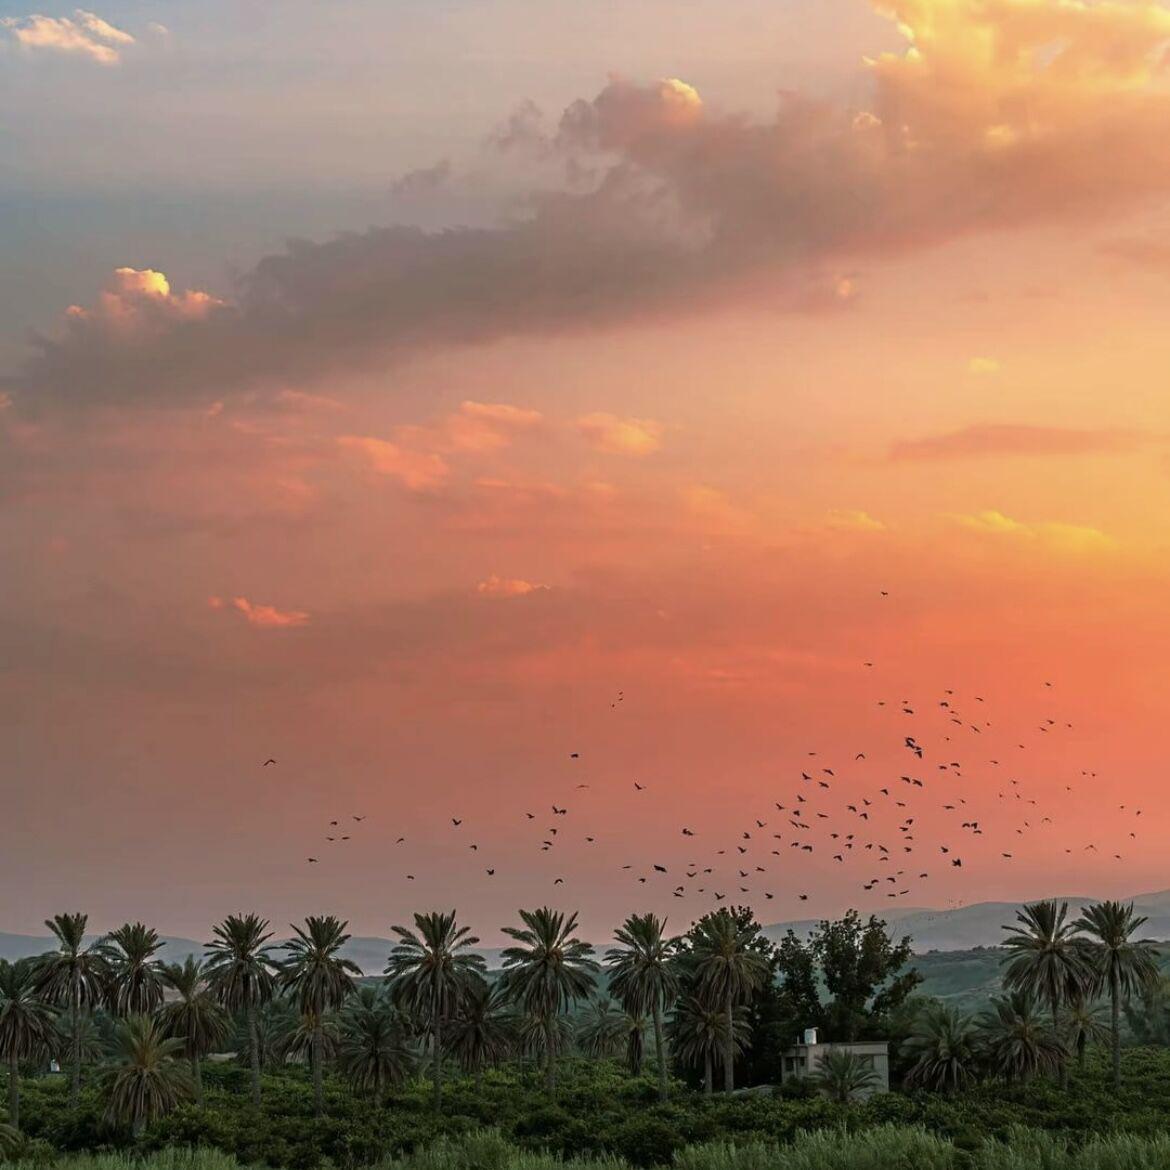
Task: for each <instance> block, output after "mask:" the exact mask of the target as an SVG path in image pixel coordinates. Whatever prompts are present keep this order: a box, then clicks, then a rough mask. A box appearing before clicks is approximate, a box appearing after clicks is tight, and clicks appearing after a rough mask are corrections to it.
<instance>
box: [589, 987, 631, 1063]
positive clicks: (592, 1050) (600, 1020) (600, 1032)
mask: <svg viewBox="0 0 1170 1170" xmlns="http://www.w3.org/2000/svg"><path fill="white" fill-rule="evenodd" d="M577 1043H578V1044H580V1046H581V1051H582V1052H584V1053H585V1055H586V1056H589V1057H592V1058H593V1059H594V1060H605V1059H606V1058H608V1057H614V1056H617V1054H618V1053H619V1052H620V1051H621V1050H622V1048H623V1047H625V1043H626V1014H625V1012H622V1011H619V1010H618V1006H617V1004H615V1003H614V1002H613V1000H612V999H610V998H609V997H608V996H604V995H602V996H598V997H597V998H596V999H593V1000H590V1001H589V1009H588V1010H587V1011H586V1013H585V1018H584V1020H583V1021H582V1022H581V1026H580V1028H579V1029H578V1032H577Z"/></svg>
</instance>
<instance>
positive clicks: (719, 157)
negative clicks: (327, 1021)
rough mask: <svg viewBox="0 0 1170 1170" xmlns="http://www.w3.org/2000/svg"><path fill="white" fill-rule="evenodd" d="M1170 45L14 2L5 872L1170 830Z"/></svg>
mask: <svg viewBox="0 0 1170 1170" xmlns="http://www.w3.org/2000/svg"><path fill="white" fill-rule="evenodd" d="M1168 48H1170V10H1168V9H1167V8H1166V7H1164V6H1163V5H1162V4H1160V3H1156V2H1154V0H1132V2H1127V0H1100V2H1098V3H1094V2H1091V0H1085V2H1084V3H1079V2H1075V0H998V2H996V3H991V4H989V3H985V2H982V0H979V2H977V0H887V2H882V3H873V4H870V3H867V2H866V0H720V2H719V3H714V2H711V3H708V2H706V0H699V2H696V3H693V4H689V5H687V6H685V10H683V11H680V10H679V9H678V6H677V5H675V4H671V3H665V2H659V0H647V2H646V3H640V4H636V5H623V6H620V7H614V6H610V5H603V4H580V3H574V4H569V3H568V2H567V0H566V2H565V3H562V2H561V0H499V2H497V3H492V4H483V3H469V2H465V0H452V3H449V4H443V5H435V4H430V3H426V4H424V3H421V2H416V0H403V2H402V3H401V4H398V3H396V4H394V5H383V4H373V3H361V2H356V0H355V2H346V3H342V4H338V5H331V6H330V9H329V14H328V18H326V16H325V14H324V11H323V10H322V9H321V8H320V7H319V6H316V5H312V4H308V3H302V2H300V0H290V3H288V4H287V5H285V4H282V5H281V6H280V16H279V19H278V18H277V16H276V9H275V8H273V7H272V6H268V5H264V4H259V5H247V6H239V5H233V4H228V3H217V2H214V0H213V2H212V3H210V4H207V5H198V6H193V5H192V6H188V5H177V4H172V3H163V2H162V0H158V2H155V3H151V2H147V0H142V2H130V0H122V2H119V3H117V4H114V5H113V6H111V7H110V8H109V10H108V11H107V10H105V9H103V10H101V12H100V13H91V12H88V11H83V10H77V11H76V12H74V11H73V10H66V9H62V10H61V11H57V10H55V9H54V10H50V11H49V12H48V13H47V14H44V15H32V14H30V13H29V11H27V10H26V9H25V8H22V7H20V6H19V5H17V4H14V3H13V2H12V0H2V2H0V77H2V78H3V83H4V87H5V93H6V100H5V103H4V105H5V111H4V113H3V114H2V115H0V117H2V118H3V119H4V124H3V126H2V129H3V135H4V141H5V144H6V145H5V150H4V152H3V154H4V159H3V161H2V162H0V168H2V169H0V176H3V182H4V186H5V189H6V203H7V204H8V205H9V207H10V209H11V214H10V215H6V216H4V217H2V218H0V249H2V250H3V251H4V253H5V254H6V255H8V256H10V257H11V258H12V259H11V263H6V264H5V265H4V267H3V270H2V271H0V309H2V311H3V313H2V320H3V321H4V322H5V328H4V330H3V336H0V369H2V370H3V377H2V381H0V390H2V397H0V505H2V508H0V599H2V605H3V608H2V610H0V727H2V732H3V734H2V735H0V742H2V744H3V747H2V748H0V753H2V754H0V775H2V776H3V777H4V786H5V814H4V817H3V819H2V821H0V888H3V889H8V890H14V889H21V890H23V891H26V893H25V894H22V895H21V897H20V899H19V903H17V902H16V901H14V900H12V899H10V900H9V903H8V905H7V906H6V908H5V912H4V916H3V920H2V921H0V929H6V930H17V931H22V930H23V931H30V932H31V931H34V930H36V929H37V927H38V924H39V923H40V922H41V920H42V919H43V918H44V917H46V916H47V915H49V914H51V913H54V912H57V911H60V910H66V909H70V910H71V909H74V908H79V909H85V910H88V911H89V912H90V914H91V916H92V918H93V920H94V921H95V924H97V925H99V926H103V927H104V926H107V925H114V924H116V923H117V922H120V921H122V920H124V919H125V918H127V917H129V918H135V917H141V918H144V919H146V920H149V921H152V922H155V923H157V924H158V926H159V927H160V928H162V929H164V930H166V931H168V932H173V933H181V932H188V933H194V934H197V935H200V936H201V932H202V933H206V927H207V923H209V922H210V921H211V920H212V919H214V918H215V917H216V916H218V915H222V914H223V913H226V912H229V911H232V910H235V909H238V908H241V907H245V908H253V907H254V908H256V909H259V910H261V911H263V912H264V913H265V914H266V915H268V916H271V917H272V918H273V919H274V920H276V921H285V920H288V919H291V918H294V917H298V916H302V915H304V914H305V913H310V912H315V911H329V912H338V913H342V914H345V915H347V916H348V917H349V918H350V919H351V920H352V925H353V927H354V928H355V930H356V931H357V932H359V933H379V934H384V933H386V931H387V929H388V927H389V926H390V924H391V923H392V922H398V921H402V920H403V915H405V914H407V913H408V912H410V911H411V910H414V909H420V908H429V907H432V906H447V905H457V906H458V907H459V908H460V911H461V913H462V914H463V915H464V916H465V917H466V918H467V919H468V920H469V921H471V922H472V923H473V924H474V925H475V927H476V928H477V929H478V931H479V932H480V933H481V934H482V935H483V936H484V937H485V939H487V940H489V941H492V940H494V938H495V936H496V928H497V927H498V925H499V924H502V923H505V922H508V921H510V920H511V918H512V916H513V914H514V910H515V907H516V906H517V905H519V904H520V903H526V902H537V901H542V900H545V899H551V900H553V901H555V902H557V903H559V904H564V905H567V906H571V907H573V908H580V909H581V910H582V917H583V922H584V924H585V926H586V928H587V930H588V931H589V932H591V933H592V934H594V935H596V936H598V937H600V936H601V934H602V933H603V932H604V930H605V929H606V928H607V927H608V926H609V925H610V924H611V923H612V922H613V921H614V920H615V919H616V918H617V917H618V916H620V915H622V914H624V913H626V912H628V911H629V910H632V909H636V908H646V909H649V908H654V909H657V910H660V911H665V912H668V913H669V914H670V915H671V919H672V922H674V923H676V924H677V925H679V926H681V925H682V924H683V922H685V921H686V920H688V919H689V918H690V917H693V916H696V915H697V914H699V913H702V912H703V911H705V910H707V909H709V908H711V906H712V905H713V904H714V903H713V901H712V897H713V891H715V890H719V891H723V892H727V893H728V896H729V899H733V900H735V901H744V902H750V903H752V904H753V905H754V906H755V907H756V909H757V911H758V912H759V914H760V915H761V917H763V918H764V919H765V920H766V921H775V920H779V919H786V918H795V917H806V916H809V915H812V914H820V913H830V912H837V911H840V910H842V909H844V908H845V907H847V906H852V905H856V906H859V907H861V908H863V909H870V908H872V909H875V910H879V911H880V910H885V909H887V908H889V907H892V906H895V905H903V904H904V905H919V906H921V905H932V906H945V905H948V904H950V903H952V902H954V901H956V900H962V901H968V902H969V901H975V900H980V899H988V898H997V899H998V898H1003V899H1018V898H1024V897H1032V896H1040V895H1048V894H1086V895H1089V894H1091V895H1098V896H1105V895H1114V894H1130V893H1137V892H1140V891H1142V890H1145V889H1155V888H1162V887H1165V886H1167V885H1170V871H1168V870H1167V868H1166V862H1165V847H1164V842H1165V839H1166V834H1167V830H1170V801H1168V800H1167V797H1166V795H1165V792H1164V787H1165V786H1164V784H1163V783H1162V780H1161V768H1162V761H1163V757H1164V755H1165V750H1164V744H1165V710H1166V703H1167V698H1168V696H1167V692H1166V687H1165V681H1164V680H1165V658H1166V647H1167V645H1168V635H1170V608H1168V607H1167V605H1166V597H1167V586H1168V585H1170V546H1168V531H1170V529H1168V525H1167V515H1168V510H1170V396H1168V395H1167V393H1166V381H1167V371H1168V369H1170V333H1168V332H1167V330H1166V328H1165V321H1166V315H1167V310H1168V309H1170V219H1168V216H1167V212H1168V211H1170V137H1168V136H1167V135H1166V126H1167V125H1168V124H1170V76H1168V74H1167V68H1168V65H1167V63H1168V62H1170V55H1168V53H1167V50H1168ZM370 225H375V226H370ZM906 737H912V738H914V739H915V742H916V743H918V744H920V745H922V746H923V748H924V754H923V757H922V759H921V760H920V759H918V757H917V756H916V755H915V754H914V752H913V750H912V749H911V747H910V745H907V743H906ZM810 753H816V754H815V756H814V755H811V754H810ZM270 757H273V758H275V759H276V761H277V763H276V764H275V765H274V766H268V767H264V766H263V763H264V761H265V760H266V759H268V758H270ZM825 769H828V770H829V771H825ZM802 773H807V774H808V775H809V777H810V778H809V779H807V780H806V779H802ZM903 776H910V777H911V780H913V779H919V780H921V781H922V784H921V786H918V785H915V784H913V783H912V782H911V781H910V780H907V781H904V780H903V779H902V777H903ZM635 781H636V782H637V784H638V785H640V787H635ZM824 785H828V787H824ZM883 789H890V792H889V793H886V794H883V792H882V790H883ZM798 793H799V794H801V795H802V796H804V798H805V799H804V800H803V801H801V800H799V798H798V795H797V794H798ZM866 801H869V802H870V803H869V804H865V803H864V802H866ZM964 802H965V803H964ZM798 804H799V805H804V806H806V807H805V808H804V811H803V813H802V814H801V815H802V816H804V817H805V818H806V819H807V820H808V822H810V826H811V827H810V828H808V829H801V828H800V827H799V825H798V824H797V825H794V824H793V811H792V810H793V808H795V807H796V806H797V805H798ZM553 806H556V807H557V808H565V809H567V810H568V811H567V812H565V813H556V812H554V811H552V810H553ZM778 806H783V807H778ZM529 812H531V813H533V814H534V818H533V819H530V818H529V817H528V816H527V814H528V813H529ZM863 812H865V813H866V815H865V816H864V817H863V816H862V813H863ZM818 813H820V814H823V815H822V816H820V817H819V818H818V817H817V814H818ZM354 815H360V816H362V817H364V818H365V819H364V820H362V821H361V822H356V821H352V820H350V818H351V817H352V816H354ZM908 818H913V829H912V830H910V831H909V833H910V838H911V839H912V844H911V846H910V848H911V850H912V852H911V853H909V854H905V853H904V852H903V851H904V849H905V848H906V845H905V840H904V839H905V838H907V833H908V830H907V829H906V828H905V827H904V826H905V822H906V821H907V819H908ZM333 819H338V820H342V821H344V822H348V824H350V825H352V832H350V833H349V834H348V835H349V836H350V840H349V841H348V842H345V843H344V844H342V843H340V842H333V843H327V842H326V840H325V837H326V835H327V834H328V832H329V830H328V826H329V822H330V821H331V820H333ZM453 819H455V820H459V821H461V822H462V824H461V825H458V826H455V825H453V823H452V821H453ZM796 820H797V821H799V820H800V817H797V818H796ZM761 821H762V822H764V824H763V825H760V824H758V822H761ZM964 822H967V825H968V827H966V828H965V827H964V825H963V823H964ZM971 822H978V827H979V832H977V833H976V832H974V831H973V830H972V829H971V828H970V827H969V826H970V823H971ZM683 827H687V828H689V829H691V830H693V831H694V832H695V833H696V836H695V837H693V838H692V837H690V836H684V835H683V834H682V832H681V830H682V828H683ZM551 828H556V829H557V833H556V834H555V835H553V836H550V835H549V830H550V829H551ZM744 832H750V833H752V834H754V836H753V837H752V838H751V840H750V845H749V844H745V841H747V839H746V838H744V837H743V833H744ZM774 833H779V834H780V836H779V837H774V836H773V834H774ZM832 833H837V834H838V836H837V837H833V836H831V834H832ZM847 834H853V837H852V838H851V839H849V838H847V836H846V835H847ZM399 838H405V840H404V841H403V842H402V843H399ZM550 840H551V841H552V845H551V846H550V847H547V848H546V847H545V845H544V842H546V841H550ZM847 840H849V842H850V844H851V846H852V848H850V849H847V848H846V844H845V842H846V841H847ZM803 842H813V843H814V849H813V851H812V852H809V851H807V850H804V849H802V848H801V847H800V845H801V843H803ZM867 843H869V844H873V845H874V846H875V848H876V844H877V843H884V844H885V845H887V846H888V847H889V848H890V849H891V850H893V851H895V852H897V853H899V854H902V856H901V857H900V858H899V859H898V860H897V861H895V862H881V863H879V862H878V861H877V859H876V852H875V849H870V850H868V851H867V850H866V849H865V845H866V844H867ZM473 845H474V846H477V848H475V849H472V848H471V846H473ZM944 846H945V847H946V848H948V849H949V850H950V851H951V852H949V853H945V854H944V853H942V851H941V850H942V847H944ZM740 848H743V849H744V850H747V852H743V853H737V850H738V849H740ZM720 850H723V851H725V852H724V853H720V852H719V851H720ZM837 854H840V855H841V856H842V860H840V861H838V860H835V856H836V855H837ZM308 856H314V857H317V858H319V861H318V862H317V863H316V864H313V865H309V864H307V863H306V858H307V857H308ZM959 856H961V857H962V860H963V865H962V866H961V867H957V866H954V865H952V864H951V861H952V860H953V858H954V857H959ZM740 859H743V861H742V865H741V864H740ZM749 860H750V862H751V864H750V865H749V864H748V863H747V862H748V861H749ZM652 863H660V864H662V865H664V866H665V867H666V868H667V869H668V871H669V872H668V874H667V875H665V876H663V875H661V874H658V875H656V874H655V871H653V870H652V868H651V866H652ZM627 865H629V866H631V867H632V868H631V869H628V870H627V869H624V868H623V867H624V866H627ZM708 866H710V867H712V868H713V869H716V872H715V873H714V874H712V875H711V876H710V879H709V880H708V881H706V882H705V883H703V879H702V877H699V878H693V879H692V878H688V877H686V876H685V875H686V873H687V872H688V871H691V870H693V871H695V872H700V873H701V871H702V870H703V869H705V868H706V867H708ZM719 866H722V867H723V871H720V870H719V869H718V867H719ZM757 867H759V868H757ZM488 868H492V869H494V870H495V873H494V875H493V876H491V877H489V876H488V875H487V873H486V871H487V869H488ZM740 868H742V869H743V870H744V871H746V873H747V875H748V876H747V877H744V876H742V875H741V874H740V873H739V869H740ZM893 868H896V869H904V870H905V874H904V877H903V879H902V880H899V881H898V882H897V883H891V884H886V883H885V882H884V878H885V876H886V872H885V870H887V869H893ZM920 872H927V873H929V877H928V878H920V877H919V876H918V875H919V874H920ZM408 874H409V875H412V876H411V877H409V878H408V877H407V875H408ZM642 876H645V877H647V881H645V882H639V881H638V880H637V879H638V878H639V877H642ZM875 876H880V877H881V878H882V880H883V884H882V885H881V886H880V887H877V888H872V889H865V888H864V887H865V885H866V884H867V883H869V882H870V880H871V879H873V878H874V877H875ZM558 878H563V879H564V880H563V885H562V884H558V885H556V886H555V887H554V885H553V882H554V881H555V880H556V879H558ZM700 883H703V891H702V892H699V886H700ZM895 886H896V888H894V887H895ZM680 887H681V896H679V897H676V893H677V892H678V891H679V889H680ZM903 890H905V891H906V892H905V893H900V891H903ZM890 892H893V893H894V894H895V895H896V897H895V899H893V900H891V899H889V898H888V897H887V894H888V893H890ZM767 895H771V897H767ZM801 895H806V899H807V900H806V899H804V898H802V897H801ZM899 899H900V901H899Z"/></svg>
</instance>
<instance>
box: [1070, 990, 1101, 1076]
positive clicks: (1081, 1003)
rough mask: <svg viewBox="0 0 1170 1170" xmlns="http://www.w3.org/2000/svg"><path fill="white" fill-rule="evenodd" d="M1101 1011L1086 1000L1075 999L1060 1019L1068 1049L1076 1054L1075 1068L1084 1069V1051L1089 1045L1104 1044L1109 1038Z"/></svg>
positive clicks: (1082, 998)
mask: <svg viewBox="0 0 1170 1170" xmlns="http://www.w3.org/2000/svg"><path fill="white" fill-rule="evenodd" d="M1101 1011H1102V1009H1101V1008H1100V1007H1099V1006H1098V1005H1097V1004H1094V1003H1090V1002H1089V1001H1088V999H1086V998H1084V997H1081V998H1080V999H1075V1000H1073V1001H1072V1003H1070V1004H1069V1005H1068V1006H1067V1007H1066V1008H1065V1009H1064V1014H1063V1016H1062V1017H1061V1027H1062V1029H1063V1031H1064V1035H1065V1036H1066V1037H1067V1038H1068V1044H1069V1047H1070V1048H1072V1049H1073V1051H1074V1052H1076V1054H1077V1068H1079V1069H1080V1070H1081V1071H1082V1072H1084V1069H1085V1050H1086V1049H1087V1048H1088V1046H1089V1045H1090V1044H1104V1043H1105V1042H1106V1041H1107V1040H1108V1039H1109V1037H1110V1035H1111V1033H1110V1029H1109V1028H1108V1027H1107V1026H1106V1024H1105V1022H1104V1021H1103V1020H1102V1018H1101Z"/></svg>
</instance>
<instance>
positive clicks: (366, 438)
mask: <svg viewBox="0 0 1170 1170" xmlns="http://www.w3.org/2000/svg"><path fill="white" fill-rule="evenodd" d="M337 445H338V446H339V447H340V448H341V449H342V450H343V451H347V452H352V453H353V454H354V455H356V456H357V457H358V458H359V459H360V460H361V461H362V462H363V463H364V464H365V465H366V466H367V467H369V468H370V469H371V470H372V471H374V472H375V473H377V474H378V475H384V476H387V477H389V478H390V479H396V480H397V481H398V482H399V483H401V484H402V486H403V487H405V488H408V489H409V490H410V491H412V492H429V491H434V490H435V489H436V488H439V487H442V486H443V484H445V483H446V482H447V478H448V476H449V475H450V472H451V469H450V467H449V466H448V464H447V461H446V460H445V459H443V457H442V456H441V455H436V454H434V453H433V452H428V451H412V450H410V449H409V448H406V447H402V446H399V444H397V443H392V442H390V441H388V440H386V439H378V438H374V437H373V436H371V435H342V436H341V437H340V438H338V439H337Z"/></svg>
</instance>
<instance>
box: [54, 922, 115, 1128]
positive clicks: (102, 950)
mask: <svg viewBox="0 0 1170 1170" xmlns="http://www.w3.org/2000/svg"><path fill="white" fill-rule="evenodd" d="M88 922H89V916H88V915H86V914H58V915H57V916H56V917H55V918H50V919H47V920H46V922H45V925H46V926H47V927H48V928H49V930H50V931H52V933H53V937H54V938H55V939H56V940H57V950H55V951H53V952H51V953H50V954H48V955H46V956H45V957H44V958H43V959H42V960H41V961H40V964H39V966H38V970H37V992H38V994H40V995H43V996H44V997H45V999H46V1000H48V1002H49V1003H51V1004H53V1005H54V1006H55V1007H65V1008H67V1009H68V1012H69V1016H68V1019H69V1047H70V1065H71V1069H70V1081H69V1107H70V1108H71V1109H76V1108H77V1103H78V1101H79V1099H80V1097H81V1019H82V1013H83V1012H88V1011H90V1010H91V1009H92V1008H94V1007H95V1006H97V1005H98V1004H100V1003H101V1002H102V999H103V998H104V996H105V989H106V981H107V979H108V978H109V971H110V965H109V955H108V952H107V949H106V947H105V944H104V942H103V941H102V940H101V939H98V940H97V941H96V942H93V943H90V944H88V945H87V944H86V942H85V928H86V925H87V923H88Z"/></svg>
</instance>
